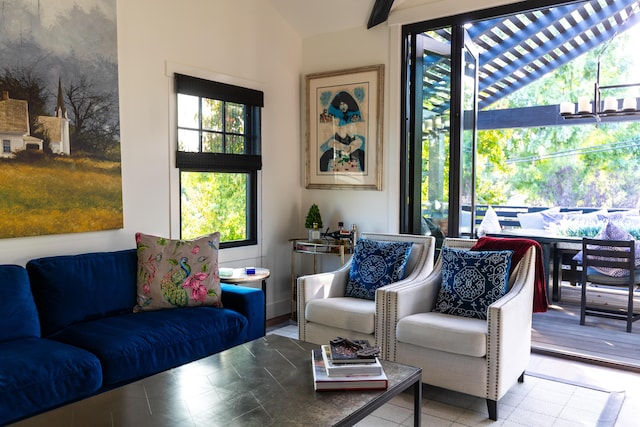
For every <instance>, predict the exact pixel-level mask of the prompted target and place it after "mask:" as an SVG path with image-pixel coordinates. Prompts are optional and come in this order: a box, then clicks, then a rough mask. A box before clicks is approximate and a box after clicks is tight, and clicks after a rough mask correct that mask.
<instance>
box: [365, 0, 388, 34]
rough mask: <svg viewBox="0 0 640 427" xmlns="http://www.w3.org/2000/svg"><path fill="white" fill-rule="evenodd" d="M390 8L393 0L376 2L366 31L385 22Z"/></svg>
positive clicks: (377, 0) (378, 0)
mask: <svg viewBox="0 0 640 427" xmlns="http://www.w3.org/2000/svg"><path fill="white" fill-rule="evenodd" d="M391 6H393V0H376V2H375V3H374V4H373V9H372V10H371V16H369V23H368V24H367V30H368V29H370V28H373V27H375V26H376V25H378V24H382V23H383V22H385V21H386V20H387V19H388V18H389V12H390V11H391Z"/></svg>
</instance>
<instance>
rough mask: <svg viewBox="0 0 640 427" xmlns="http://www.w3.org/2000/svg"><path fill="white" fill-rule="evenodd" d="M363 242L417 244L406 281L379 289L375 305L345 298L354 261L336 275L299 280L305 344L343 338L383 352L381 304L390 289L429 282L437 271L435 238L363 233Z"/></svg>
mask: <svg viewBox="0 0 640 427" xmlns="http://www.w3.org/2000/svg"><path fill="white" fill-rule="evenodd" d="M360 237H361V238H365V239H370V240H380V241H394V242H396V241H403V242H404V241H409V242H413V245H412V248H411V253H410V255H409V259H408V261H407V265H406V270H405V278H404V279H403V280H401V281H398V282H395V283H391V284H389V285H386V286H383V287H381V288H378V290H377V292H376V297H375V301H372V300H367V299H361V298H353V297H347V296H345V290H346V286H347V282H348V280H349V270H350V269H351V263H352V260H353V258H351V259H350V260H349V261H348V262H346V263H345V265H343V266H342V267H341V268H339V269H338V270H336V271H332V272H327V273H319V274H313V275H307V276H301V277H299V278H298V282H297V286H298V289H297V290H298V300H297V310H298V330H299V337H300V339H301V340H303V341H308V342H312V343H316V344H326V343H328V342H329V340H331V339H333V338H335V337H337V336H340V337H344V338H350V339H366V340H369V342H370V343H371V344H374V343H375V345H378V346H380V347H381V348H382V349H383V348H384V345H385V343H384V342H383V341H382V336H383V335H384V334H382V333H380V332H379V331H381V330H383V329H384V328H385V325H384V324H383V323H382V322H383V319H384V318H385V316H384V313H383V310H384V306H383V304H382V301H380V300H379V299H378V298H379V295H382V294H383V293H384V291H385V290H386V289H392V288H396V287H398V286H405V285H409V284H412V283H414V282H415V281H418V280H423V279H425V278H426V277H427V276H428V275H429V273H430V272H431V271H432V270H433V263H434V253H435V239H434V238H433V237H431V236H415V235H407V234H379V233H361V235H360Z"/></svg>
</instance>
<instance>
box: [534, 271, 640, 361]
mask: <svg viewBox="0 0 640 427" xmlns="http://www.w3.org/2000/svg"><path fill="white" fill-rule="evenodd" d="M636 294H638V295H637V296H636V298H635V303H634V306H635V307H637V308H636V312H637V311H639V310H640V293H639V292H638V291H636ZM588 295H592V297H590V301H602V302H603V303H604V304H607V305H608V306H612V305H616V306H617V304H620V303H621V302H622V301H623V300H624V297H623V296H621V295H620V294H619V291H607V290H603V291H601V292H594V293H593V294H589V293H588ZM622 306H626V303H622ZM625 330H626V323H625V322H624V321H620V320H612V319H605V318H600V317H593V316H587V318H586V321H585V324H584V325H580V286H570V285H569V284H568V283H567V282H563V284H562V300H561V301H559V302H555V303H553V305H551V306H550V307H549V310H548V311H547V312H546V313H534V315H533V328H532V335H531V338H532V351H533V352H536V353H542V354H550V355H554V356H561V357H566V358H570V359H577V360H581V361H588V362H590V363H595V364H601V365H606V366H612V367H617V368H620V369H625V370H630V371H634V372H640V321H637V322H635V323H634V324H633V332H631V333H628V332H626V331H625Z"/></svg>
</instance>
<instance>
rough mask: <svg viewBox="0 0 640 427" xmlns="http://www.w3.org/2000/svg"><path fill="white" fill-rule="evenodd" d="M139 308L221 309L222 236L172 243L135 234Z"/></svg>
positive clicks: (164, 239) (172, 241)
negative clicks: (220, 264)
mask: <svg viewBox="0 0 640 427" xmlns="http://www.w3.org/2000/svg"><path fill="white" fill-rule="evenodd" d="M136 246H137V249H138V269H137V272H138V277H137V294H138V297H137V298H138V300H137V302H138V304H137V305H136V307H135V310H143V311H150V310H161V309H167V308H175V307H193V306H200V305H208V306H216V307H222V304H221V294H220V276H219V275H218V248H219V247H220V233H219V232H215V233H213V234H210V235H207V236H202V237H199V238H197V239H194V240H172V239H166V238H164V237H158V236H151V235H148V234H142V233H136Z"/></svg>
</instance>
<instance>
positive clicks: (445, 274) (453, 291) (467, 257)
mask: <svg viewBox="0 0 640 427" xmlns="http://www.w3.org/2000/svg"><path fill="white" fill-rule="evenodd" d="M512 256H513V251H468V250H461V249H453V248H449V247H446V246H444V247H443V248H442V252H441V257H442V284H441V286H440V291H439V293H438V299H437V301H436V307H435V308H434V310H433V311H439V312H441V313H445V314H452V315H456V316H463V317H473V318H476V319H483V320H486V319H487V312H488V309H489V306H490V305H491V304H493V303H494V302H496V301H497V300H499V299H500V298H502V297H503V296H504V295H505V294H506V293H507V288H508V286H509V267H510V266H511V257H512Z"/></svg>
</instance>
